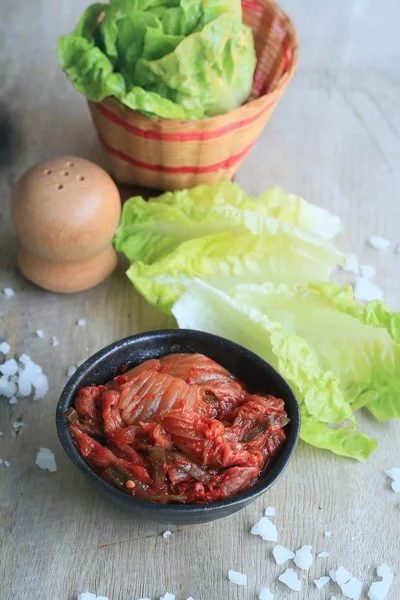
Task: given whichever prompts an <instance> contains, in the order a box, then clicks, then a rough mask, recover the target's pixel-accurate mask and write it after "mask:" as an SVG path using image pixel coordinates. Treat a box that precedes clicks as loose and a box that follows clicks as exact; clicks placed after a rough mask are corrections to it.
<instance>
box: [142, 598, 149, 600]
mask: <svg viewBox="0 0 400 600" xmlns="http://www.w3.org/2000/svg"><path fill="white" fill-rule="evenodd" d="M139 600H150V598H139Z"/></svg>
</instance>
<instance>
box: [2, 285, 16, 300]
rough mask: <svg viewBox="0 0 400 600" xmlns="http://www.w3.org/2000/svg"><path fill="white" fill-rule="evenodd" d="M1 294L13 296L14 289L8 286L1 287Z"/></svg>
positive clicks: (8, 296)
mask: <svg viewBox="0 0 400 600" xmlns="http://www.w3.org/2000/svg"><path fill="white" fill-rule="evenodd" d="M3 294H4V295H5V296H7V298H12V297H13V296H15V290H13V289H12V288H10V287H6V288H4V289H3Z"/></svg>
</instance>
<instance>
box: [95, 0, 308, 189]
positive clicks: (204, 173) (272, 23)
mask: <svg viewBox="0 0 400 600" xmlns="http://www.w3.org/2000/svg"><path fill="white" fill-rule="evenodd" d="M242 7H243V20H244V22H245V23H246V25H249V26H250V27H251V29H252V30H253V34H254V40H255V47H256V53H257V59H258V61H257V68H256V72H255V76H254V82H253V89H252V92H251V95H250V98H249V100H248V102H247V103H246V104H244V105H242V106H240V107H239V108H237V109H235V110H232V111H230V112H229V113H227V114H225V115H221V116H217V117H211V118H207V119H201V120H191V121H182V120H171V119H160V118H150V117H145V116H144V115H142V114H141V113H139V112H137V111H134V110H131V109H129V108H127V107H126V106H124V105H122V104H121V103H120V102H118V101H117V100H116V99H114V98H106V99H105V100H104V101H103V102H100V103H94V102H89V107H90V111H91V114H92V119H93V122H94V124H95V127H96V129H97V132H98V136H99V139H100V142H101V143H102V145H103V147H104V149H105V151H106V153H107V156H108V159H109V165H110V170H111V172H112V174H113V176H114V177H115V179H116V180H117V181H118V182H119V183H127V184H135V185H139V186H143V187H148V188H155V189H158V190H177V189H183V188H188V187H193V186H195V185H200V184H203V183H207V184H213V183H218V182H221V181H226V180H229V179H232V177H233V176H234V175H235V173H236V171H237V170H238V168H239V166H240V165H241V163H242V161H243V160H244V158H245V157H246V155H247V154H248V153H249V152H250V149H251V148H252V146H253V145H254V143H255V142H256V141H257V139H258V137H259V136H260V134H261V132H262V130H263V129H264V126H265V124H266V123H267V121H268V119H269V118H270V116H271V114H272V112H273V111H274V109H275V107H276V105H277V103H278V101H279V99H280V97H281V95H282V93H283V91H284V89H285V87H286V86H287V84H288V82H289V81H290V79H291V77H292V76H293V74H294V72H295V70H296V65H297V59H298V55H297V34H296V29H295V27H294V25H293V23H292V21H291V20H290V19H289V17H288V16H287V15H286V14H285V13H284V12H283V11H282V9H281V8H279V6H278V5H277V4H275V2H273V1H271V0H242Z"/></svg>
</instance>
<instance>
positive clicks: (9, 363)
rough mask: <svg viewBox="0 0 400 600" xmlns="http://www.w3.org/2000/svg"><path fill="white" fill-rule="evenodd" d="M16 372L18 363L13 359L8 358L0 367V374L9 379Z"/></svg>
mask: <svg viewBox="0 0 400 600" xmlns="http://www.w3.org/2000/svg"><path fill="white" fill-rule="evenodd" d="M17 372H18V363H17V361H16V360H15V358H10V359H9V360H6V362H5V363H3V364H2V365H0V373H2V374H3V375H4V376H5V377H11V376H12V375H15V374H16V373H17Z"/></svg>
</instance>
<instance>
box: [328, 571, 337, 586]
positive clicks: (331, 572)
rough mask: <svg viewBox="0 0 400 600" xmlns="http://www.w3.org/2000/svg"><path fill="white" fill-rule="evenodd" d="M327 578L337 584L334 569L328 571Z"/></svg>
mask: <svg viewBox="0 0 400 600" xmlns="http://www.w3.org/2000/svg"><path fill="white" fill-rule="evenodd" d="M329 577H330V578H331V579H332V581H334V582H335V583H337V579H336V571H335V569H331V570H330V571H329Z"/></svg>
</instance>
